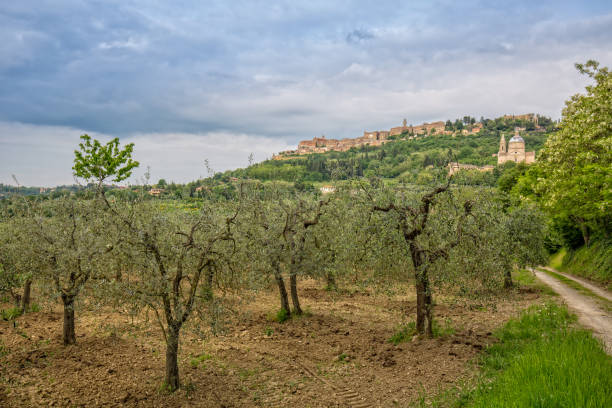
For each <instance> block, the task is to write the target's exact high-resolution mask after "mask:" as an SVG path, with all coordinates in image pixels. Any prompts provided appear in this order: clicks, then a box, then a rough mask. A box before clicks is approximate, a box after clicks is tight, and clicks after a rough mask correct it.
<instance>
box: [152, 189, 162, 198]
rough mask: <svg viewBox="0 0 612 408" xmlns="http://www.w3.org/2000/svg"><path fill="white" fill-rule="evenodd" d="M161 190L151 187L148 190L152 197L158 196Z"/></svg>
mask: <svg viewBox="0 0 612 408" xmlns="http://www.w3.org/2000/svg"><path fill="white" fill-rule="evenodd" d="M163 192H164V189H163V188H152V189H150V190H149V194H150V195H152V196H153V197H159V196H160V195H161V193H163Z"/></svg>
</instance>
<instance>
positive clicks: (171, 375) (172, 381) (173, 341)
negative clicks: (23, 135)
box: [165, 325, 181, 391]
mask: <svg viewBox="0 0 612 408" xmlns="http://www.w3.org/2000/svg"><path fill="white" fill-rule="evenodd" d="M179 331H180V328H178V327H172V326H170V325H168V333H167V338H166V379H165V384H166V386H167V387H168V389H169V390H170V391H175V390H178V389H179V388H180V386H181V383H180V380H179V369H178V346H179Z"/></svg>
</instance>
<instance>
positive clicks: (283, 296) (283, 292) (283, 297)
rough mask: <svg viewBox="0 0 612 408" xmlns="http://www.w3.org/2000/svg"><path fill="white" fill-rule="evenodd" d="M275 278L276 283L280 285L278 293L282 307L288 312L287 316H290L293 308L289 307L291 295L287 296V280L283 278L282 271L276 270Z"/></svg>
mask: <svg viewBox="0 0 612 408" xmlns="http://www.w3.org/2000/svg"><path fill="white" fill-rule="evenodd" d="M274 279H275V280H276V284H277V285H278V294H279V295H280V304H281V309H283V310H285V312H287V317H290V316H291V309H290V308H289V297H288V296H287V288H286V287H285V281H284V280H283V275H281V273H280V271H278V270H276V271H275V272H274Z"/></svg>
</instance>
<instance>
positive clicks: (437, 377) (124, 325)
mask: <svg viewBox="0 0 612 408" xmlns="http://www.w3.org/2000/svg"><path fill="white" fill-rule="evenodd" d="M300 286H301V287H300V291H301V292H300V293H301V296H302V303H303V306H305V308H306V309H307V310H308V313H307V315H306V316H303V317H299V318H294V319H291V320H289V321H287V322H284V323H282V324H281V323H277V322H274V321H271V319H270V317H269V316H270V314H271V313H272V314H273V312H274V311H275V310H276V309H277V308H278V301H277V298H276V294H275V292H273V291H270V292H268V293H259V294H257V301H256V302H252V303H250V304H248V305H247V309H248V311H249V313H246V314H244V315H241V317H240V318H238V317H235V318H234V319H233V321H232V322H231V325H230V326H229V327H228V330H227V331H226V332H225V333H224V334H222V335H218V336H208V337H206V338H205V339H202V338H200V337H198V336H196V335H195V334H193V332H191V331H188V330H185V332H184V333H183V337H182V338H181V348H180V356H179V361H180V364H179V368H180V373H181V383H182V388H181V389H180V390H179V391H177V392H175V393H173V394H170V393H168V392H166V391H164V390H163V389H162V388H161V383H162V380H163V375H164V361H165V344H164V342H163V338H162V336H161V334H160V331H159V329H158V328H157V327H156V325H154V324H146V325H145V324H143V322H142V321H141V322H140V323H139V324H133V322H132V321H131V319H129V318H127V317H126V316H123V315H120V314H117V313H113V312H111V311H108V312H100V311H96V312H94V311H86V310H78V311H77V320H76V328H77V329H76V331H77V344H76V345H74V346H69V347H64V346H62V344H61V326H62V313H61V309H60V308H59V307H52V308H51V309H50V310H46V311H41V312H37V313H29V314H27V315H25V316H22V317H20V318H19V319H18V320H17V325H16V327H14V325H13V322H6V321H0V340H1V343H0V347H1V348H0V363H1V367H0V377H1V379H0V406H7V407H40V406H58V407H98V406H104V407H115V406H128V407H137V406H138V407H273V406H278V407H285V406H287V407H288V406H291V407H349V406H352V407H394V406H408V405H410V404H411V403H412V402H414V401H415V400H416V399H418V398H419V396H420V395H423V394H428V393H435V392H438V391H440V390H443V389H445V388H448V387H449V386H451V385H452V384H454V383H456V382H457V381H460V380H462V379H466V378H468V377H470V376H471V375H473V373H474V372H475V370H476V367H475V366H474V364H472V363H471V362H473V361H475V357H476V356H477V354H478V353H479V352H481V350H482V349H483V348H484V347H486V345H487V344H489V343H491V342H492V341H494V340H493V338H492V336H491V332H492V331H493V330H494V329H495V328H496V327H498V326H499V325H501V324H502V323H503V322H504V321H506V320H507V319H509V318H510V317H512V316H514V315H516V314H517V313H518V312H519V311H520V310H522V309H524V308H525V307H527V306H528V305H530V304H533V303H536V302H539V301H540V300H541V299H540V298H539V296H540V295H539V294H538V293H533V292H530V291H523V292H520V291H519V292H515V293H514V294H512V295H511V296H509V297H508V298H506V299H504V300H502V301H499V302H498V303H497V306H496V307H495V308H494V309H495V310H493V308H491V307H474V305H473V304H472V305H467V304H461V303H455V302H451V300H450V299H448V298H444V297H440V296H438V297H437V298H436V300H437V302H438V304H437V305H436V308H435V315H436V318H437V320H438V321H439V322H440V326H441V327H443V328H446V329H447V330H443V333H444V332H445V333H446V334H445V335H443V336H441V337H438V338H435V339H421V338H417V337H414V338H412V339H409V340H408V341H407V342H405V343H400V344H398V345H394V344H392V343H390V342H389V338H390V337H391V336H392V335H393V334H394V333H395V332H396V331H397V329H398V325H399V323H400V322H402V321H406V319H407V318H406V314H408V318H411V319H412V318H413V315H414V297H413V295H412V293H413V291H412V290H411V288H400V289H401V290H399V291H398V293H402V294H408V295H404V296H400V295H393V296H390V295H380V294H378V295H375V294H374V293H373V292H371V291H363V292H358V291H357V292H342V293H335V292H328V291H325V290H324V289H322V288H321V285H320V283H317V282H314V281H305V282H301V283H300ZM448 328H452V329H453V330H454V333H451V330H448Z"/></svg>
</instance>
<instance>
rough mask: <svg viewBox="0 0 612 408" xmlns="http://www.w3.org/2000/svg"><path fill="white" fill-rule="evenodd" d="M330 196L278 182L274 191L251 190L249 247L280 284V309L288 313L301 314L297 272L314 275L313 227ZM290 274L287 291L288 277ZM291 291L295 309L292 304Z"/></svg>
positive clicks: (247, 221)
mask: <svg viewBox="0 0 612 408" xmlns="http://www.w3.org/2000/svg"><path fill="white" fill-rule="evenodd" d="M262 188H263V187H262ZM327 204H328V200H323V199H321V200H317V197H316V196H315V195H313V194H307V193H304V194H297V195H295V194H291V193H288V192H286V191H281V189H280V188H279V187H278V186H274V187H272V190H271V191H267V192H266V191H265V188H263V190H260V191H254V192H253V193H252V194H250V198H249V200H248V206H247V208H248V209H247V210H246V211H244V218H243V221H242V222H241V225H243V227H242V228H241V231H243V234H244V235H245V237H246V242H247V243H246V246H245V248H246V250H247V251H248V252H249V254H251V257H250V259H251V261H250V262H252V263H253V266H254V267H255V268H256V269H257V270H258V271H259V272H260V273H261V274H262V275H263V276H272V277H274V280H275V282H276V284H277V287H278V290H279V297H280V307H281V311H282V313H283V314H284V316H285V317H290V316H291V314H292V313H293V314H296V315H299V314H302V313H303V311H302V307H301V305H300V300H299V294H298V285H297V282H298V276H305V275H309V276H312V271H313V269H314V268H315V267H316V266H315V265H314V263H313V261H314V254H313V251H315V246H314V245H315V241H314V239H313V233H314V229H313V227H314V226H315V225H317V224H319V222H320V219H321V215H322V214H323V213H324V210H325V207H326V206H327ZM286 276H288V277H289V292H287V288H286V284H285V277H286ZM289 294H290V296H291V303H292V306H293V310H292V309H291V307H290V305H289Z"/></svg>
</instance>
